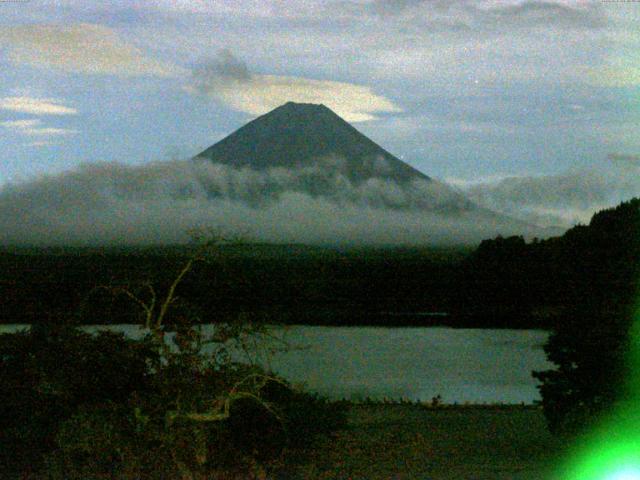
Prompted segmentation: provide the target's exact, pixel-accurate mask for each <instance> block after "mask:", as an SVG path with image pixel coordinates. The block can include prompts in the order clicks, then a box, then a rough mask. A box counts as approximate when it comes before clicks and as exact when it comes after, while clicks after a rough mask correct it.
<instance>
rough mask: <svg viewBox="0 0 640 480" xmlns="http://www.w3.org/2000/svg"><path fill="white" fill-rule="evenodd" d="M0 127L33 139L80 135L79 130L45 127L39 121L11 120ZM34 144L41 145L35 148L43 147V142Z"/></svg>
mask: <svg viewBox="0 0 640 480" xmlns="http://www.w3.org/2000/svg"><path fill="white" fill-rule="evenodd" d="M0 126H2V127H4V128H7V129H9V130H14V131H16V132H17V133H19V134H21V135H26V136H32V137H35V136H37V137H58V136H66V135H75V134H76V133H78V132H77V130H70V129H67V128H53V127H44V126H42V121H41V120H39V119H29V120H10V121H6V122H0ZM34 143H39V145H34V146H41V142H34Z"/></svg>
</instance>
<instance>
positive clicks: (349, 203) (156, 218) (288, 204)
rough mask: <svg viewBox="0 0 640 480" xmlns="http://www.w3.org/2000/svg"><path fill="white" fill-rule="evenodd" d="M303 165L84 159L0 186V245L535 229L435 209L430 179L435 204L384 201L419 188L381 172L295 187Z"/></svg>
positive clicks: (466, 234) (342, 239)
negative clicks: (203, 234) (332, 192)
mask: <svg viewBox="0 0 640 480" xmlns="http://www.w3.org/2000/svg"><path fill="white" fill-rule="evenodd" d="M325 170H326V169H325ZM304 173H305V172H302V171H298V172H296V171H295V170H294V171H291V170H282V171H279V172H270V173H269V172H267V173H265V172H257V171H252V170H250V169H233V168H229V167H224V166H220V165H214V164H213V163H211V162H206V161H205V162H185V161H175V162H167V163H156V164H150V165H145V166H139V167H131V166H125V165H120V164H114V163H112V164H93V165H84V166H82V167H80V168H78V169H75V170H73V171H69V172H66V173H64V174H62V175H57V176H44V177H42V178H40V179H37V180H34V181H30V182H25V183H22V184H12V185H6V186H5V187H4V188H2V189H0V244H16V243H18V244H19V243H28V244H63V245H64V244H66V245H68V244H78V243H80V244H92V243H93V244H95V243H98V244H104V243H120V244H121V243H123V242H126V243H145V244H159V243H176V242H182V241H185V240H188V234H187V232H188V231H189V230H190V229H193V228H194V227H195V228H197V227H204V228H207V227H211V228H214V229H217V230H219V231H221V232H224V233H228V234H230V235H234V234H239V235H243V236H247V237H249V238H251V239H257V240H263V241H274V242H302V243H320V244H326V243H336V242H337V243H346V244H363V243H373V244H444V243H458V244H460V243H476V242H479V241H480V240H481V239H483V238H488V237H494V236H495V235H497V234H498V233H501V234H503V235H508V234H515V233H524V234H527V235H528V236H531V234H532V233H533V234H539V232H538V231H537V230H533V231H531V230H529V231H523V228H525V226H523V225H522V224H517V223H512V222H510V221H509V220H508V219H505V218H499V217H497V216H495V215H492V214H490V213H489V212H486V211H483V210H480V209H464V208H463V209H459V208H455V209H454V211H453V212H451V211H450V210H449V209H446V208H445V209H443V210H441V209H439V208H438V206H439V205H438V200H440V201H442V202H443V203H444V204H446V206H450V199H448V198H447V197H446V196H448V195H450V192H449V190H448V189H447V188H446V187H444V186H442V185H438V184H435V183H434V184H433V185H432V184H430V183H424V184H423V187H424V188H426V189H427V190H426V191H424V192H423V195H424V197H425V198H427V199H431V200H433V202H435V204H434V205H432V207H435V208H421V207H420V206H417V208H393V207H388V206H386V205H389V204H390V205H394V204H395V203H396V202H398V201H399V202H404V201H405V200H406V196H407V195H413V196H420V195H421V194H420V191H419V190H418V189H419V188H420V187H419V186H418V185H414V186H411V187H410V191H407V190H406V189H402V187H401V186H400V185H398V184H394V183H393V182H386V181H374V182H366V183H365V184H362V185H360V186H355V185H353V184H350V183H349V182H348V180H346V179H342V180H341V179H340V178H339V177H336V178H335V180H336V182H337V183H336V187H338V188H339V191H340V192H342V195H341V196H339V197H337V198H336V197H334V196H324V195H323V196H317V195H316V196H314V195H311V194H308V193H305V192H304V191H302V190H301V189H298V188H296V186H295V180H296V178H297V176H298V175H302V174H304ZM278 179H280V180H281V181H282V182H283V183H282V184H281V185H280V186H281V187H282V188H281V192H280V193H279V194H278V195H277V196H275V197H273V198H271V199H268V201H266V202H263V203H259V204H256V205H251V204H249V203H247V202H246V201H244V200H243V197H245V196H247V197H251V196H252V192H260V193H261V192H262V191H263V190H262V183H263V181H265V180H266V181H278ZM216 192H217V193H216ZM441 194H444V195H445V197H442V198H440V197H439V196H440V195H441ZM453 200H454V201H456V200H457V199H453ZM429 203H430V204H431V202H429Z"/></svg>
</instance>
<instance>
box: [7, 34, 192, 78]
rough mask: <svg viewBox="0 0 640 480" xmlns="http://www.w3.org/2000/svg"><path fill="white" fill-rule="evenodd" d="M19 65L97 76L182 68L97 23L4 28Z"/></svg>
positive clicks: (171, 73) (162, 73) (168, 72)
mask: <svg viewBox="0 0 640 480" xmlns="http://www.w3.org/2000/svg"><path fill="white" fill-rule="evenodd" d="M0 42H2V43H4V44H6V45H7V46H8V58H9V60H10V61H11V62H13V63H15V64H27V65H32V66H35V67H44V68H54V69H57V70H62V71H64V72H73V73H84V74H94V75H104V74H107V75H118V76H136V75H154V76H161V77H167V76H174V75H179V74H181V73H183V72H182V71H181V69H180V68H179V67H176V66H172V65H169V64H165V63H163V62H160V61H158V60H155V59H153V58H149V57H147V56H146V55H145V54H144V53H143V52H142V51H141V50H140V49H138V48H136V47H135V46H133V45H131V44H129V43H127V42H126V41H124V40H123V39H121V38H120V36H119V35H118V33H117V32H115V31H114V30H112V29H110V28H108V27H105V26H102V25H94V24H86V23H80V24H75V25H43V24H37V25H24V26H17V27H4V28H2V29H0Z"/></svg>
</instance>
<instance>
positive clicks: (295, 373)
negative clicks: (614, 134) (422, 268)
mask: <svg viewBox="0 0 640 480" xmlns="http://www.w3.org/2000/svg"><path fill="white" fill-rule="evenodd" d="M18 328H20V326H18V325H0V332H5V331H15V330H16V329H18ZM22 328H24V326H23V327H22ZM87 329H88V330H89V331H97V330H99V329H111V330H116V331H124V332H125V333H126V334H127V335H129V336H131V337H138V338H139V337H140V336H142V335H143V334H144V331H143V330H142V329H141V328H139V327H137V326H134V325H115V326H110V327H104V326H99V327H98V326H92V327H87ZM211 329H212V326H211V325H205V326H204V327H203V330H204V332H205V333H206V332H207V331H211ZM273 332H274V334H275V336H276V337H277V338H279V339H282V340H285V341H286V342H287V344H288V345H290V346H291V347H292V348H291V349H290V350H289V351H287V352H281V353H276V354H273V355H266V354H264V355H263V356H262V357H261V362H262V363H264V364H265V365H267V366H269V367H271V368H272V369H273V370H274V371H275V372H277V373H279V374H281V375H282V376H283V377H285V378H287V379H288V380H289V381H291V382H292V383H294V384H304V385H306V388H307V389H308V390H312V391H316V392H318V393H320V394H322V395H326V396H328V397H330V398H333V399H341V398H347V399H351V400H358V399H365V398H366V397H371V398H374V399H382V398H385V397H386V398H389V399H394V400H397V399H400V398H403V399H408V400H421V401H429V400H431V399H432V398H433V397H434V396H436V395H440V396H441V397H442V399H443V401H444V402H448V403H449V402H459V403H463V402H481V403H494V402H502V403H520V402H525V403H531V402H533V401H534V400H537V399H539V398H540V397H539V395H538V391H537V389H536V387H535V385H536V382H535V380H534V379H533V378H532V377H531V370H544V369H547V368H550V365H549V364H548V363H547V361H546V357H545V354H544V352H543V350H542V345H543V344H544V342H545V341H546V339H547V335H548V333H547V332H544V331H541V330H489V329H486V330H478V329H475V330H472V329H452V328H436V327H434V328H380V327H309V326H292V327H274V330H273ZM276 343H277V342H276ZM276 343H274V345H275V346H278V345H276Z"/></svg>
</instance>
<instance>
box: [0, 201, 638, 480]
mask: <svg viewBox="0 0 640 480" xmlns="http://www.w3.org/2000/svg"><path fill="white" fill-rule="evenodd" d="M196 259H197V260H198V269H197V274H196V269H195V268H194V261H195V260H196ZM1 260H2V262H4V264H3V266H4V267H5V268H4V270H3V275H4V278H3V280H2V289H3V292H2V293H3V311H2V321H3V322H5V323H31V324H33V328H32V329H31V330H30V331H29V332H23V333H17V334H10V335H2V336H0V385H2V387H3V388H2V389H1V390H0V462H1V464H0V469H1V471H2V472H8V475H9V474H13V475H14V476H15V478H36V479H39V478H48V479H58V478H59V479H63V478H64V479H74V478H77V479H80V478H82V479H92V478H96V479H97V478H123V479H126V478H180V479H193V480H195V479H204V478H207V479H209V478H213V479H216V478H219V479H225V478H256V479H257V478H324V479H327V478H390V477H391V476H392V475H396V474H399V475H400V478H423V477H424V476H426V477H427V478H519V475H521V476H522V478H546V477H545V476H543V474H542V473H541V472H542V467H540V465H542V464H543V463H544V464H547V465H549V464H550V463H549V462H551V457H550V456H548V454H547V453H543V452H547V449H549V448H552V451H555V449H554V448H555V447H554V445H555V446H557V445H558V444H557V443H554V442H559V441H560V440H551V439H550V437H548V436H547V434H546V433H543V430H544V429H542V427H540V419H541V418H542V417H541V414H542V413H543V414H544V417H545V418H546V421H547V425H548V427H549V429H550V431H551V432H553V433H558V434H561V435H565V434H574V433H579V432H581V431H583V430H584V429H585V428H587V427H589V426H590V425H592V424H593V422H594V421H595V420H597V419H598V418H599V417H600V416H602V415H604V414H605V413H606V412H607V411H609V410H610V409H611V408H613V406H615V405H616V404H618V403H620V402H629V401H637V399H638V395H637V387H638V385H637V382H633V381H630V380H629V378H630V376H629V374H630V373H632V372H631V370H630V368H629V366H630V363H629V360H630V353H631V346H632V341H631V340H632V337H631V335H630V332H631V331H632V330H633V329H632V325H633V316H634V306H635V305H634V303H635V294H636V287H637V280H638V277H639V276H640V200H637V199H634V200H632V201H630V202H625V203H623V204H621V205H619V206H618V207H616V208H613V209H609V210H605V211H602V212H599V213H597V214H596V215H594V217H593V219H592V221H591V222H590V224H589V225H587V226H577V227H575V228H573V229H571V230H569V231H568V232H567V233H566V234H565V235H563V236H562V237H558V238H553V239H548V240H544V241H538V240H535V241H533V242H530V243H526V242H525V241H524V240H523V239H522V238H521V237H510V238H500V237H499V238H496V239H494V240H487V241H484V242H482V244H481V245H480V246H479V247H478V249H476V250H475V251H472V252H469V251H466V252H465V251H457V250H433V249H430V250H425V249H387V250H384V249H382V250H371V249H364V250H355V249H351V250H338V249H329V248H306V247H297V246H286V247H285V246H282V247H275V246H259V245H238V244H235V245H224V246H221V245H216V248H215V249H213V250H210V251H208V253H198V251H196V250H193V249H188V248H185V247H181V248H175V249H170V248H165V249H159V250H153V249H141V250H136V249H122V250H100V251H98V250H72V251H66V250H61V251H48V252H43V251H41V250H38V251H26V250H21V251H10V250H9V249H7V250H6V251H5V252H4V253H3V255H2V256H1ZM310 311H312V312H320V313H321V315H314V316H309V315H308V314H307V313H306V312H310ZM423 311H431V312H447V313H448V314H449V316H445V317H438V316H434V317H433V318H431V319H429V317H426V319H425V317H419V316H418V317H417V318H412V319H405V318H403V316H404V314H405V313H415V312H423ZM381 313H384V315H381ZM323 315H325V316H326V317H325V316H323ZM358 315H359V316H358ZM414 317H415V316H414ZM327 318H332V319H334V320H333V323H336V322H337V323H339V324H340V323H344V324H358V323H369V324H371V323H377V324H381V325H392V324H394V323H398V322H400V323H403V322H408V323H412V324H420V325H425V324H426V325H428V324H431V323H434V322H436V321H437V322H438V323H443V320H444V321H446V322H450V323H451V322H454V323H455V324H456V325H458V326H508V327H512V328H513V327H534V326H537V327H540V326H544V327H546V328H550V329H551V330H552V335H551V337H550V340H549V342H548V344H547V345H546V346H545V350H546V352H547V355H548V357H549V359H550V360H551V361H552V362H553V363H554V364H555V368H554V369H552V370H549V371H545V372H534V376H535V377H536V378H538V379H539V380H540V381H541V382H542V383H541V386H540V391H541V394H542V412H540V411H539V410H535V409H520V410H516V409H511V410H509V409H497V410H493V411H489V410H486V409H485V410H482V413H478V412H477V411H475V410H469V409H460V408H458V409H442V408H440V409H431V410H424V409H419V408H418V407H417V406H416V407H415V409H413V410H411V409H410V408H409V407H408V406H404V407H403V408H404V410H402V411H401V412H402V413H398V410H395V407H393V408H392V407H391V406H389V405H386V406H382V407H380V408H381V409H382V410H376V408H377V406H371V405H370V406H360V407H357V408H356V407H352V410H351V413H349V415H350V417H349V418H350V420H349V421H347V410H346V405H345V404H339V403H333V404H329V403H327V402H325V401H324V400H322V399H320V398H318V397H316V396H313V395H310V394H308V393H304V392H301V391H298V390H296V389H294V388H293V387H292V386H290V385H288V384H287V383H286V382H285V381H284V380H283V379H281V378H278V377H277V376H275V375H273V374H272V373H270V372H266V371H264V370H262V369H261V368H260V367H258V366H257V365H255V364H253V363H251V362H245V363H242V362H238V361H237V360H235V359H234V357H233V355H231V354H230V351H231V349H232V346H235V347H236V348H239V349H244V350H246V349H247V346H248V345H259V341H258V342H249V341H248V339H256V338H257V339H259V338H260V335H266V334H267V331H266V330H265V325H266V324H268V323H280V322H290V323H321V322H326V319H327ZM436 318H437V320H435V319H436ZM336 319H337V320H336ZM398 319H400V320H398ZM96 323H103V324H105V323H138V324H141V325H143V326H145V327H146V328H147V331H148V332H149V334H148V335H147V336H146V337H145V338H143V339H142V340H133V339H127V338H124V337H123V336H122V335H119V334H113V333H101V334H99V335H89V334H87V333H83V332H81V331H80V330H79V329H77V328H76V327H77V326H78V325H81V324H96ZM200 323H214V324H215V325H217V328H216V330H215V333H214V334H213V335H212V337H210V338H203V336H202V335H201V333H200V331H199V330H198V329H197V325H198V324H200ZM327 323H329V322H327ZM169 332H174V333H175V335H174V336H173V337H171V340H168V337H167V335H168V334H169ZM172 335H173V333H172ZM205 345H206V346H207V348H209V350H206V351H205V350H204V349H203V347H205ZM636 368H637V366H636ZM630 385H631V386H630ZM631 387H635V389H634V388H631ZM354 408H355V410H354ZM412 408H413V407H412ZM416 409H417V410H416ZM354 411H355V412H357V413H355V414H354V413H353V412H354ZM491 412H492V413H491ZM354 415H355V417H354ZM354 418H355V420H354ZM372 419H373V420H372ZM391 419H392V420H391ZM345 428H346V429H345ZM532 432H534V433H532ZM497 452H498V453H497ZM500 452H501V453H500ZM372 459H374V461H371V460H372ZM529 468H530V469H533V470H531V472H533V471H535V472H538V473H535V472H534V474H531V475H533V476H531V475H530V473H531V472H529V473H527V471H528V470H527V469H529ZM525 474H526V475H525ZM535 475H540V476H535ZM9 478H11V477H9Z"/></svg>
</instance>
